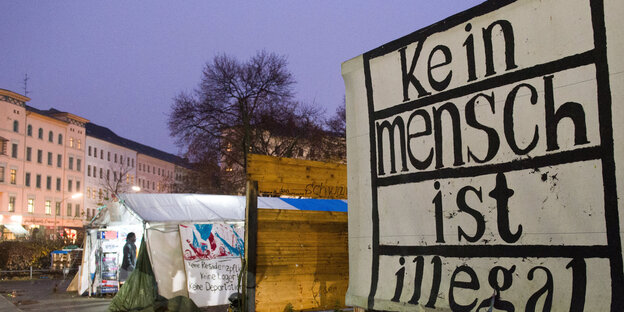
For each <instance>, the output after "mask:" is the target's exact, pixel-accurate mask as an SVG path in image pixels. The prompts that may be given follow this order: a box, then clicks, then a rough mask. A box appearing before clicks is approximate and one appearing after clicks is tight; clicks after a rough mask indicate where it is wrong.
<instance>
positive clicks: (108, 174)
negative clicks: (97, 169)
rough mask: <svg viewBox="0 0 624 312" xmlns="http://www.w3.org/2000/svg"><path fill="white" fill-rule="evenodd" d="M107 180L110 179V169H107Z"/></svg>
mask: <svg viewBox="0 0 624 312" xmlns="http://www.w3.org/2000/svg"><path fill="white" fill-rule="evenodd" d="M106 180H110V169H106Z"/></svg>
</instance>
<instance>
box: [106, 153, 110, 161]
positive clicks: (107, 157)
mask: <svg viewBox="0 0 624 312" xmlns="http://www.w3.org/2000/svg"><path fill="white" fill-rule="evenodd" d="M106 160H108V161H110V152H108V154H107V156H106Z"/></svg>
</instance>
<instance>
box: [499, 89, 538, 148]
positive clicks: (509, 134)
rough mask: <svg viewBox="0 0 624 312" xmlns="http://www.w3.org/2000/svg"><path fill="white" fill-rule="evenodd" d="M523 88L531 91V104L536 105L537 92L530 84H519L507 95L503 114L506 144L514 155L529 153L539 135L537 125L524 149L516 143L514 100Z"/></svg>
mask: <svg viewBox="0 0 624 312" xmlns="http://www.w3.org/2000/svg"><path fill="white" fill-rule="evenodd" d="M523 87H524V88H527V89H529V90H530V91H531V104H532V105H535V103H537V90H535V88H534V87H533V86H532V85H530V84H526V83H521V84H519V85H517V86H515V87H514V88H513V89H512V90H511V91H510V92H509V94H508V95H507V99H506V100H505V109H504V112H503V123H504V130H505V138H507V143H508V144H509V147H510V148H511V150H513V151H514V153H516V154H517V155H525V154H527V153H529V152H530V151H531V150H532V149H534V148H535V146H536V145H537V140H538V138H539V134H538V133H537V129H538V128H537V125H535V131H534V132H533V140H532V141H531V143H529V145H528V146H527V147H526V148H524V149H521V148H520V147H518V144H517V143H516V137H515V134H514V118H513V108H514V104H515V100H516V95H517V94H518V90H520V88H523Z"/></svg>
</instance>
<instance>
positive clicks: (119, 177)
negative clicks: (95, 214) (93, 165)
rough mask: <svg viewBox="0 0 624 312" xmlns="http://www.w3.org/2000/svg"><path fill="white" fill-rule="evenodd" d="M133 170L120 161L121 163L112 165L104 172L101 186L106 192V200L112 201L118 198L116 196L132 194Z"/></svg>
mask: <svg viewBox="0 0 624 312" xmlns="http://www.w3.org/2000/svg"><path fill="white" fill-rule="evenodd" d="M132 170H133V168H132V167H131V166H129V165H127V164H126V163H125V162H123V161H120V162H119V163H115V164H111V165H110V166H109V168H108V169H106V172H105V173H104V172H102V174H103V175H104V176H103V177H102V179H100V181H101V182H100V186H102V189H104V191H105V192H106V194H105V195H104V199H105V200H111V199H112V198H113V197H116V196H117V195H116V194H120V193H127V192H130V188H131V187H132V182H134V181H130V179H131V177H130V172H132ZM132 178H133V179H134V178H135V177H134V176H133V177H132Z"/></svg>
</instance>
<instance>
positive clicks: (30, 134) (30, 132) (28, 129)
mask: <svg viewBox="0 0 624 312" xmlns="http://www.w3.org/2000/svg"><path fill="white" fill-rule="evenodd" d="M26 129H27V130H26V134H28V136H29V137H31V136H32V125H28V127H26Z"/></svg>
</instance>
